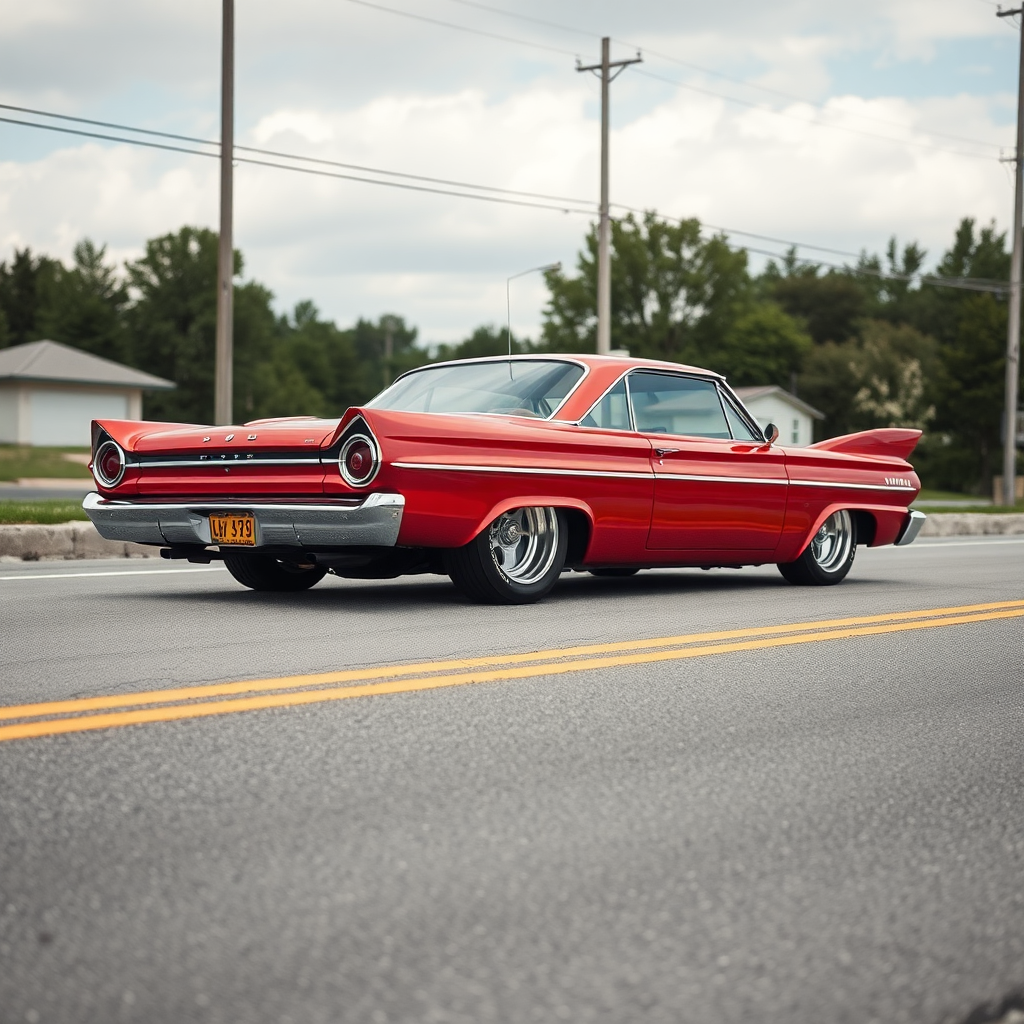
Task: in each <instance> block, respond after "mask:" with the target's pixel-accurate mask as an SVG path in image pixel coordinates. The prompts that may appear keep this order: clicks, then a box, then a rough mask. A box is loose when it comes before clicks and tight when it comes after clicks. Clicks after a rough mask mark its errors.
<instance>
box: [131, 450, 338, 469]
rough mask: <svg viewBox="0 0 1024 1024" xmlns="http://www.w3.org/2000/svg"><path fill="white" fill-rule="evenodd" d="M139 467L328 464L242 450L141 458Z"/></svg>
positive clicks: (176, 467) (320, 461)
mask: <svg viewBox="0 0 1024 1024" xmlns="http://www.w3.org/2000/svg"><path fill="white" fill-rule="evenodd" d="M135 465H137V466H138V468H139V469H179V468H181V469H191V468H195V467H198V466H235V465H238V466H319V465H328V463H325V462H322V460H321V459H320V456H319V455H317V457H316V458H315V459H257V458H255V457H254V453H249V452H246V453H245V455H244V456H243V455H242V453H241V452H238V453H237V454H234V453H233V454H232V455H231V457H230V458H227V457H224V458H221V457H220V456H219V455H218V456H214V455H207V456H206V458H205V459H177V460H167V461H153V462H147V461H145V460H144V459H141V460H140V461H139V462H138V463H135Z"/></svg>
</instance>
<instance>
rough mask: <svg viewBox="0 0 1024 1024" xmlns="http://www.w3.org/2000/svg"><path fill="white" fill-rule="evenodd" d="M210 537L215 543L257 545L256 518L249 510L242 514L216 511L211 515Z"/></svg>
mask: <svg viewBox="0 0 1024 1024" xmlns="http://www.w3.org/2000/svg"><path fill="white" fill-rule="evenodd" d="M210 539H211V541H212V542H213V543H214V544H247V545H249V546H250V547H255V546H256V520H255V518H254V517H253V516H252V515H250V514H249V513H248V512H246V513H244V514H242V515H228V514H221V513H214V514H213V515H211V516H210Z"/></svg>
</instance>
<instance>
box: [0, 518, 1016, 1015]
mask: <svg viewBox="0 0 1024 1024" xmlns="http://www.w3.org/2000/svg"><path fill="white" fill-rule="evenodd" d="M1022 571H1024V538H1019V539H1018V538H1005V539H986V538H978V539H971V540H966V539H960V540H955V541H919V542H918V543H917V544H915V545H913V546H912V547H910V548H907V549H902V550H895V549H891V548H890V549H884V550H877V551H866V550H864V549H861V551H860V553H859V555H858V561H857V564H856V565H855V567H854V570H853V573H852V574H851V576H850V578H849V579H848V580H847V581H846V582H845V583H844V584H842V585H841V586H839V587H834V588H827V589H804V588H795V587H791V586H789V585H788V584H785V583H784V582H783V581H782V579H781V577H779V576H778V574H777V573H776V572H775V571H774V570H773V569H770V568H767V569H761V570H744V571H739V572H736V571H732V572H729V571H714V572H700V571H680V572H649V573H643V574H641V575H639V576H637V577H634V578H632V579H626V580H609V579H595V578H592V577H589V576H579V575H573V576H566V577H563V580H562V582H561V584H560V586H559V587H558V588H557V590H556V592H555V593H554V595H553V596H552V597H551V598H549V599H548V600H547V601H545V602H544V603H542V604H540V605H536V606H532V607H528V608H514V609H508V608H490V607H484V608H481V607H476V606H472V605H469V604H467V603H466V602H464V601H463V600H462V599H461V598H460V597H459V596H458V595H457V594H456V592H455V591H454V589H453V588H452V587H451V586H450V584H448V582H447V581H446V580H439V579H437V578H434V577H422V578H417V579H409V580H396V581H389V582H379V583H378V582H372V583H361V582H352V581H339V580H334V579H329V580H325V581H324V582H323V583H321V584H320V585H319V586H318V587H316V588H315V589H314V590H312V591H310V592H309V593H308V594H303V595H288V596H284V595H270V596H267V595H257V594H253V593H250V592H248V591H245V590H243V589H242V588H240V587H238V586H237V585H236V584H235V583H234V582H233V580H231V578H230V577H229V576H228V575H227V573H225V572H224V571H223V570H221V569H217V568H211V569H205V568H198V567H192V568H184V567H182V566H177V565H175V566H170V565H169V564H168V563H154V562H152V561H120V562H96V563H82V562H75V563H53V562H50V563H37V564H34V565H25V564H21V563H18V564H11V563H4V564H0V705H4V706H23V705H28V704H37V703H44V704H45V705H46V706H45V707H43V708H38V707H36V708H34V709H32V708H22V711H21V713H20V714H18V713H13V712H9V713H7V717H6V719H4V718H3V717H2V716H0V1022H2V1024H7V1022H22V1021H27V1022H35V1021H43V1022H45V1021H54V1022H74V1024H87V1022H98V1024H100V1022H102V1024H112V1022H117V1021H139V1022H147V1024H159V1022H169V1024H170V1022H182V1021H203V1022H206V1021H210V1022H225V1024H246V1022H260V1024H263V1022H275V1024H276V1022H282V1024H283V1022H295V1024H305V1022H338V1021H345V1022H348V1021H352V1022H360V1024H363V1022H366V1024H375V1022H385V1021H387V1022H397V1021H402V1022H405V1021H409V1022H413V1021H415V1022H421V1021H422V1022H460V1024H461V1022H465V1024H479V1022H488V1021H509V1022H520V1021H522V1022H532V1021H538V1022H549V1021H562V1020H565V1021H600V1022H609V1024H622V1022H631V1021H644V1022H646V1021H652V1022H662V1021H664V1022H678V1021H685V1022H689V1021H693V1022H700V1024H718V1022H729V1024H733V1022H735V1024H740V1022H743V1024H747V1022H772V1024H774V1022H778V1024H783V1022H785V1024H805V1022H806V1024H819V1022H829V1024H841V1022H850V1024H854V1022H856V1024H870V1022H879V1024H898V1022H925V1024H952V1022H960V1021H964V1020H965V1019H967V1018H968V1015H969V1014H971V1013H972V1011H978V1008H979V1007H981V1006H982V1005H983V1004H991V1006H992V1007H993V1011H992V1013H991V1014H989V1016H988V1019H994V1018H995V1017H997V1016H998V1013H997V1012H996V1010H995V1007H996V1006H997V1004H999V1003H1000V1001H1001V1000H1004V999H1006V998H1008V997H1011V996H1012V994H1013V993H1014V992H1015V991H1019V990H1020V989H1021V987H1022V986H1024V743H1022V740H1024V629H1022V626H1024V618H1022V617H1021V615H1022V613H1024V580H1022ZM1014 601H1016V602H1021V603H1020V604H1018V605H1016V606H1014V605H1011V604H1009V602H1014ZM968 606H970V607H972V608H973V610H971V611H960V612H949V611H945V612H935V611H934V609H949V608H960V609H963V608H966V607H968ZM974 606H987V607H985V608H981V609H978V608H976V607H974ZM915 612H926V613H927V614H923V615H916V616H915V615H913V614H911V613H915ZM849 619H859V620H869V621H860V622H855V623H850V622H849V621H847V620H849ZM806 623H819V624H821V625H815V626H806V625H800V624H806ZM779 627H782V628H779ZM787 627H788V628H787ZM722 633H730V634H732V635H730V636H724V637H723V636H722V635H721V634H722ZM709 634H711V635H709ZM668 637H675V638H676V639H675V640H673V641H664V642H661V643H659V642H658V641H659V638H668ZM578 645H589V647H590V650H589V651H584V652H580V651H569V650H567V649H568V648H572V647H575V646H578ZM541 651H548V652H555V653H548V654H545V655H544V656H543V657H540V656H538V657H535V658H533V659H530V658H519V659H516V657H515V656H516V655H519V654H530V653H532V652H541ZM474 659H476V661H474ZM479 659H490V660H488V661H487V662H486V663H485V664H483V665H481V664H480V663H479ZM453 660H456V661H457V662H458V663H457V664H452V663H451V662H452V661H453ZM412 662H415V663H418V667H416V668H403V667H402V666H404V665H405V664H406V663H412ZM441 662H445V663H446V664H441ZM379 666H398V667H397V668H393V669H391V670H382V671H380V672H376V673H375V671H374V670H375V669H376V668H377V667H379ZM299 673H303V674H309V673H312V674H316V673H322V674H328V675H327V676H326V677H324V676H321V677H318V678H313V679H309V678H305V679H296V678H295V677H296V675H297V674H299ZM244 681H249V682H246V683H245V685H244V686H240V687H238V686H236V687H234V688H232V687H231V684H233V683H238V682H244ZM254 681H256V682H254ZM260 681H261V682H260ZM200 686H203V687H207V689H206V690H192V689H187V690H186V692H184V693H181V692H178V693H176V694H171V695H168V694H162V695H161V694H160V693H154V691H164V690H167V689H171V688H179V690H180V689H181V688H192V687H200ZM387 687H390V691H389V690H387V689H386V688H387ZM346 688H348V692H347V693H343V692H342V691H343V690H345V689H346ZM382 688H385V689H382ZM254 693H255V694H257V699H258V700H264V702H265V703H266V704H267V706H265V707H262V708H261V709H256V710H238V708H239V707H240V706H248V705H244V704H241V705H238V704H236V705H235V706H232V707H228V706H227V704H226V703H225V702H226V701H227V700H230V699H240V698H236V696H233V695H237V694H242V696H243V697H246V695H250V696H251V695H252V694H254ZM353 694H356V695H355V696H353ZM108 695H112V696H113V697H114V699H113V700H112V701H108V702H106V705H109V707H108V706H106V705H104V702H102V701H100V702H98V703H94V704H83V703H81V702H82V701H88V700H89V699H91V698H93V697H102V696H108ZM225 695H227V696H225ZM328 698H330V699H328ZM246 699H248V698H247V697H246ZM307 700H308V701H310V702H309V703H302V701H307ZM52 702H63V703H59V704H53V703H52ZM275 702H276V704H275ZM115 705H116V707H115ZM125 708H128V709H132V708H134V709H136V711H131V710H129V711H127V712H126V711H124V709H125ZM204 708H205V709H207V710H206V711H204V710H203V709H204ZM139 709H141V711H139ZM168 709H170V710H168ZM210 709H213V710H210ZM2 711H3V709H2V708H0V712H2ZM29 712H31V714H30V713H29ZM136 712H138V714H141V715H142V716H143V717H144V716H145V715H149V716H150V717H151V718H153V717H155V718H159V717H160V716H161V715H163V716H164V717H170V718H172V719H174V720H167V721H163V720H152V721H148V722H145V721H144V722H143V724H125V723H126V722H128V721H131V720H132V719H131V715H132V714H136ZM103 714H107V715H109V716H110V718H109V719H105V720H104V721H109V723H110V727H109V728H103V729H92V728H89V725H90V723H89V721H88V719H90V718H94V719H95V721H94V722H93V723H92V724H95V723H96V721H99V718H98V717H97V716H100V715H103ZM118 716H121V717H118ZM175 716H179V717H176V718H175ZM202 716H206V717H202ZM135 720H136V721H137V720H139V719H138V718H136V719H135ZM24 721H31V722H34V723H37V726H38V729H41V730H42V731H43V732H45V731H46V730H48V729H49V730H51V731H55V730H56V729H59V728H64V727H65V726H66V727H67V728H69V729H70V730H71V731H68V732H65V733H63V734H57V735H36V736H34V737H28V738H17V736H16V735H14V733H12V732H11V730H12V729H16V728H20V725H19V723H23V722H24ZM61 722H63V723H65V724H64V725H60V724H59V723H61ZM38 723H42V724H41V725H38ZM53 723H58V724H57V725H54V724H53ZM37 726H33V728H36V727H37ZM5 730H7V731H5ZM1022 1005H1024V1004H1022ZM983 1016H984V1015H983V1014H980V1012H979V1013H978V1015H977V1016H976V1018H975V1019H976V1020H980V1019H982V1018H983Z"/></svg>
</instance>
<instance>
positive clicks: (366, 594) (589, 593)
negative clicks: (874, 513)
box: [134, 569, 850, 612]
mask: <svg viewBox="0 0 1024 1024" xmlns="http://www.w3.org/2000/svg"><path fill="white" fill-rule="evenodd" d="M218 582H220V581H218ZM849 582H850V581H847V583H846V584H844V585H848V584H849ZM204 583H205V581H204ZM790 586H791V585H790V584H788V583H786V581H785V580H783V579H782V578H781V577H778V576H775V575H766V574H754V573H744V572H743V571H742V570H738V571H735V572H732V571H730V572H728V573H726V572H702V571H700V570H694V569H680V570H678V571H665V570H659V571H656V572H640V573H638V574H637V575H636V576H629V577H617V578H610V577H596V576H591V575H590V574H589V573H566V574H564V575H563V576H562V578H561V579H560V580H559V581H558V583H557V584H556V586H555V588H554V590H553V591H552V592H551V593H550V594H549V595H548V596H547V597H546V598H544V604H545V605H565V604H570V603H574V602H578V601H581V600H585V601H587V602H588V603H593V602H599V603H602V604H604V603H608V602H613V603H614V602H619V601H621V600H622V599H623V598H627V599H629V600H631V601H635V600H642V599H644V598H648V597H651V598H660V597H670V596H671V597H684V596H698V595H703V596H707V595H710V594H720V593H736V594H739V593H744V592H745V593H764V592H769V591H772V592H776V591H778V590H779V589H780V588H782V589H789V588H790ZM801 589H803V588H801ZM134 599H136V600H141V601H151V602H156V603H165V604H181V603H188V604H191V605H195V604H196V603H197V602H198V603H202V604H208V605H228V606H233V607H250V608H252V607H266V608H273V607H276V608H294V609H299V608H307V609H328V608H333V607H339V606H353V605H357V606H358V607H359V610H360V611H363V612H375V611H396V610H399V611H412V610H417V611H425V610H429V609H431V608H458V607H467V608H468V607H480V606H479V605H476V604H475V603H474V602H473V601H471V600H470V599H469V598H467V597H465V596H464V595H463V594H461V593H460V592H459V591H458V590H456V589H455V587H454V586H453V585H452V583H451V582H450V581H449V580H448V579H447V578H446V577H443V576H406V577H399V578H398V579H393V580H332V581H329V582H327V583H326V585H325V584H319V585H318V586H315V587H313V588H312V589H310V590H306V591H301V592H299V593H290V594H280V593H268V592H260V591H253V590H247V589H245V588H244V587H242V586H241V585H240V584H237V583H235V582H234V581H233V580H230V579H227V578H225V579H223V585H222V586H218V587H216V588H215V589H212V588H209V587H208V586H207V585H204V586H203V588H202V589H200V588H196V589H195V590H191V591H182V590H175V591H173V592H168V591H163V592H160V591H155V592H150V593H142V594H137V595H135V598H134Z"/></svg>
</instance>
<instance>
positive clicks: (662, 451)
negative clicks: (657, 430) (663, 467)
mask: <svg viewBox="0 0 1024 1024" xmlns="http://www.w3.org/2000/svg"><path fill="white" fill-rule="evenodd" d="M678 451H679V449H678V448H655V449H654V454H655V455H657V456H658V458H659V459H663V458H664V457H665V456H666V455H674V454H675V453H676V452H678Z"/></svg>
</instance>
